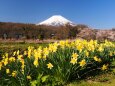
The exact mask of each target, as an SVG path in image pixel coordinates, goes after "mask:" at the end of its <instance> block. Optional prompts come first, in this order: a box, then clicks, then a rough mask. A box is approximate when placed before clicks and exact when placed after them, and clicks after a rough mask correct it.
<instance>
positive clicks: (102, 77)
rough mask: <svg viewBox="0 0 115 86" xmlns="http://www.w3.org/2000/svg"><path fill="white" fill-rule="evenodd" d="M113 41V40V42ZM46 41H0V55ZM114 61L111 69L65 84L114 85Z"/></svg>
mask: <svg viewBox="0 0 115 86" xmlns="http://www.w3.org/2000/svg"><path fill="white" fill-rule="evenodd" d="M114 43H115V42H114ZM47 45H48V44H47V43H43V44H42V43H40V44H36V43H22V42H21V43H0V55H2V54H4V53H5V52H8V53H12V52H13V51H15V50H22V51H24V50H25V49H27V47H29V46H34V47H38V46H47ZM114 65H115V62H113V65H112V67H113V68H112V70H111V71H108V72H105V73H102V74H99V75H96V76H91V77H87V78H85V79H82V80H80V81H73V82H71V83H68V84H67V85H66V86H115V66H114Z"/></svg>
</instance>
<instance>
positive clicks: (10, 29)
mask: <svg viewBox="0 0 115 86" xmlns="http://www.w3.org/2000/svg"><path fill="white" fill-rule="evenodd" d="M86 27H87V26H86V25H77V26H74V27H72V26H70V25H66V26H60V27H53V26H43V25H39V26H37V25H35V24H21V23H4V22H0V38H2V39H12V38H13V39H51V38H52V39H66V38H76V35H77V34H78V33H79V32H80V31H81V29H83V28H86Z"/></svg>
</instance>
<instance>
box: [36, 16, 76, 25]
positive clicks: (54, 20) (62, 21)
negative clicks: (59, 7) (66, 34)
mask: <svg viewBox="0 0 115 86" xmlns="http://www.w3.org/2000/svg"><path fill="white" fill-rule="evenodd" d="M66 24H69V25H72V26H73V25H75V24H74V23H72V22H71V21H69V20H68V19H66V18H64V17H63V16H61V15H54V16H52V17H50V18H48V19H47V20H45V21H43V22H41V23H38V24H37V25H48V26H64V25H66Z"/></svg>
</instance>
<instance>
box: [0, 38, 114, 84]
mask: <svg viewBox="0 0 115 86" xmlns="http://www.w3.org/2000/svg"><path fill="white" fill-rule="evenodd" d="M114 57H115V44H113V43H112V42H109V41H107V40H106V41H105V42H103V43H98V41H97V40H90V41H86V40H76V41H73V42H70V41H68V40H66V41H60V42H55V43H52V44H49V45H48V47H41V46H39V47H38V48H34V47H32V46H31V47H28V49H27V50H25V51H24V52H23V53H21V52H20V51H19V50H17V51H15V52H13V53H12V56H9V55H8V53H6V54H5V55H3V56H2V59H1V60H0V85H2V86H7V85H9V86H36V85H37V86H45V85H50V86H55V85H64V84H65V83H67V82H70V81H72V80H77V79H81V78H83V77H84V76H85V75H87V74H89V75H90V73H91V72H93V73H94V74H95V72H96V71H105V70H108V69H109V67H110V65H111V62H112V61H113V60H114Z"/></svg>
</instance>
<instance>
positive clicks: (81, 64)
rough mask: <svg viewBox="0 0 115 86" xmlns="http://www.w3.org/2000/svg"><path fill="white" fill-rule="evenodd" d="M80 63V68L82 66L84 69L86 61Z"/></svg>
mask: <svg viewBox="0 0 115 86" xmlns="http://www.w3.org/2000/svg"><path fill="white" fill-rule="evenodd" d="M79 63H80V66H81V67H83V66H84V65H86V61H85V59H83V60H81V62H79Z"/></svg>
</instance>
